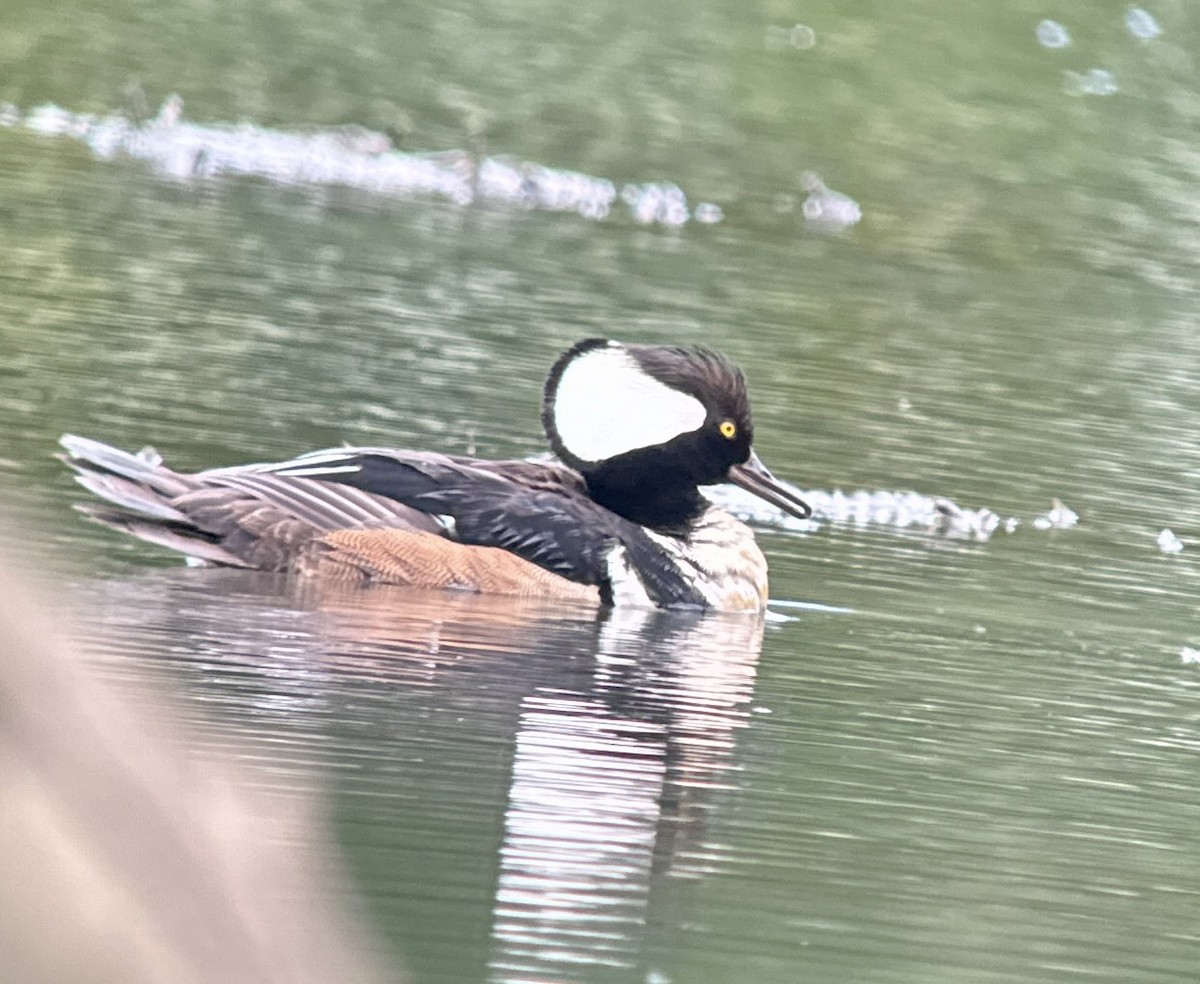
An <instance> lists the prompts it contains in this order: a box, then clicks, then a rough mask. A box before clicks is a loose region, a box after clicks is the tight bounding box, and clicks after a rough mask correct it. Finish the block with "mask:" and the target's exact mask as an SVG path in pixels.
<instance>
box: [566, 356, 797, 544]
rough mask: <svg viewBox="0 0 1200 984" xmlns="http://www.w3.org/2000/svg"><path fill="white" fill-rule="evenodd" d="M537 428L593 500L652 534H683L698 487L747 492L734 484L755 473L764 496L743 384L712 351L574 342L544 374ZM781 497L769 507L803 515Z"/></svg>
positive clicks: (695, 507)
mask: <svg viewBox="0 0 1200 984" xmlns="http://www.w3.org/2000/svg"><path fill="white" fill-rule="evenodd" d="M542 424H543V426H544V427H545V429H546V437H547V438H548V440H549V442H550V447H551V449H552V450H553V451H554V453H555V454H556V455H558V456H559V458H561V459H562V460H563V461H564V462H565V463H566V464H568V465H570V466H571V467H572V468H575V469H577V470H578V471H579V472H581V473H582V474H583V476H584V478H585V479H586V481H587V483H588V489H589V491H590V492H591V494H592V497H593V498H594V499H596V500H597V501H598V502H600V503H602V504H603V505H605V506H607V507H608V508H609V509H612V510H613V511H614V512H616V513H618V514H620V515H622V516H625V517H626V518H628V519H632V520H634V521H635V522H638V523H642V524H643V525H646V526H650V527H652V528H659V529H670V530H676V531H680V532H682V531H685V530H686V528H687V526H688V524H689V522H690V521H691V520H692V519H694V518H695V517H696V516H698V515H699V514H700V513H701V512H702V511H703V510H704V508H705V505H706V503H705V500H704V499H703V497H702V496H701V495H700V493H699V492H698V490H697V486H700V485H712V484H715V483H718V482H726V481H734V482H737V484H739V485H745V483H744V482H742V481H739V476H740V475H741V474H742V473H743V472H746V471H754V472H756V473H758V478H757V479H756V487H754V488H752V489H751V490H752V491H754V492H756V494H759V495H764V493H765V492H767V491H768V489H766V488H765V487H764V486H763V481H764V480H763V478H762V476H764V475H765V476H767V478H768V479H769V473H767V472H766V470H765V469H764V468H762V467H761V465H760V464H758V462H757V458H756V457H755V456H754V454H753V451H752V448H751V445H752V441H753V438H754V424H753V422H752V420H751V416H750V398H749V396H748V395H747V393H746V380H745V378H744V377H743V376H742V372H741V370H740V369H738V368H737V366H735V365H733V363H731V362H729V360H727V359H726V358H725V357H724V356H722V355H720V354H719V353H717V352H714V351H712V350H711V349H706V348H701V347H686V348H685V347H679V346H660V345H623V344H621V343H619V342H612V341H608V340H606V339H602V338H589V339H587V340H585V341H582V342H579V343H578V344H576V345H574V346H573V347H572V348H570V349H569V350H568V351H567V352H565V353H564V354H563V355H562V356H560V357H559V359H558V361H557V362H556V363H555V364H554V367H553V368H552V369H551V370H550V376H549V378H548V379H547V380H546V390H545V396H544V398H543V401H542ZM779 495H782V496H783V501H782V502H780V501H777V499H778V496H777V497H776V499H772V500H771V501H775V503H776V505H782V507H783V508H785V509H787V510H788V511H790V512H794V513H797V514H800V513H801V512H803V514H804V515H807V514H808V507H807V505H805V504H804V503H802V502H800V501H799V500H796V499H794V497H793V496H791V495H790V493H786V492H785V491H783V490H779ZM764 497H766V498H771V497H770V496H769V495H764ZM784 503H786V504H784Z"/></svg>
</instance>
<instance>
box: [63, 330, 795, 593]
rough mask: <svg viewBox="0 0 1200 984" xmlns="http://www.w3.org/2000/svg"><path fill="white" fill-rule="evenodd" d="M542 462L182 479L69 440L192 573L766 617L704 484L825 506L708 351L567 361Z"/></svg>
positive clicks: (129, 520)
mask: <svg viewBox="0 0 1200 984" xmlns="http://www.w3.org/2000/svg"><path fill="white" fill-rule="evenodd" d="M541 421H542V425H543V428H544V430H545V434H546V439H547V442H548V444H549V449H550V452H551V454H550V455H548V456H546V457H545V458H544V459H543V460H530V459H522V460H499V461H496V460H485V459H481V458H475V457H468V456H463V455H456V454H444V453H440V452H434V451H418V450H405V449H397V448H387V447H351V446H347V447H339V448H330V449H326V450H321V451H312V452H309V453H306V454H302V455H300V456H299V457H296V458H292V459H290V460H287V461H281V462H272V463H266V464H246V465H237V466H233V467H219V468H210V469H207V470H204V471H198V472H192V473H185V472H181V471H175V470H173V469H171V468H169V467H167V466H166V465H165V464H164V463H163V459H162V458H161V456H160V455H159V454H158V453H157V452H156V451H154V450H153V449H152V448H146V449H143V450H142V451H140V452H128V451H123V450H120V449H118V448H116V447H113V446H110V445H108V444H105V443H103V442H100V441H96V440H92V439H90V438H84V437H78V436H76V435H73V434H66V435H63V437H62V438H61V440H60V444H61V447H62V449H63V451H62V453H61V454H60V455H59V457H60V458H61V459H62V460H63V461H64V462H65V463H66V464H67V465H68V466H69V467H70V468H71V469H72V470H73V472H74V477H75V479H76V481H78V482H79V483H80V484H81V485H82V486H84V488H86V489H87V490H88V491H89V492H91V493H92V494H94V495H95V496H96V497H97V498H98V499H99V500H100V501H98V502H88V503H82V504H79V505H77V506H76V508H77V509H79V510H80V511H81V512H82V513H83V514H84V515H85V516H87V517H88V518H89V519H91V520H94V521H96V522H98V523H100V524H102V525H104V526H107V527H111V528H113V529H116V530H120V531H123V532H125V533H128V534H132V535H133V536H135V537H139V538H140V539H142V540H145V541H148V542H150V543H154V544H157V545H159V546H163V547H167V548H170V549H172V550H175V551H178V552H180V553H182V554H184V555H186V556H187V557H188V558H189V561H190V562H191V563H194V564H199V565H222V566H227V567H241V568H250V569H255V570H263V571H276V572H285V573H291V574H296V575H302V576H320V577H331V578H339V579H342V580H351V581H360V582H378V583H389V584H403V585H412V586H415V587H421V588H444V589H451V590H461V591H474V592H481V593H495V594H509V595H521V596H542V597H546V598H556V599H564V600H572V601H582V602H586V603H589V604H595V605H601V606H623V605H634V606H640V607H645V608H688V609H706V610H713V611H749V612H763V611H764V610H765V608H766V604H767V593H768V582H767V563H766V559H765V557H764V556H763V553H762V550H761V549H760V548H759V546H758V544H757V543H756V541H755V537H754V533H753V531H752V530H751V529H750V528H749V527H748V526H746V525H745V524H744V523H742V522H741V521H740V520H738V519H736V518H735V517H734V516H733V515H731V514H730V513H729V512H727V511H726V510H724V509H722V508H720V507H718V506H717V505H716V504H714V503H713V502H712V501H710V499H708V498H707V497H706V496H705V495H704V494H703V492H702V491H701V489H702V488H704V487H705V486H710V485H716V484H720V483H731V484H733V485H736V486H739V487H741V488H742V489H744V490H746V491H747V492H749V493H751V494H752V495H754V496H757V497H758V498H760V499H762V500H764V501H766V502H768V503H770V504H771V505H773V506H775V507H776V508H778V509H780V510H782V511H783V512H785V513H787V514H790V515H792V516H795V517H798V518H800V519H807V518H808V517H809V516H810V515H811V513H812V510H811V508H810V507H809V505H808V503H807V502H805V501H804V499H803V498H802V497H801V496H800V495H799V494H798V493H797V492H796V491H794V490H793V489H792V488H790V487H789V486H788V485H786V484H784V483H782V482H780V481H779V480H778V479H776V478H775V477H774V476H773V475H772V474H771V472H770V471H769V470H768V469H767V468H766V466H765V465H764V464H763V463H762V461H761V459H760V458H759V457H758V455H757V454H756V453H755V451H754V449H753V438H754V425H753V421H752V418H751V412H750V400H749V396H748V393H747V388H746V381H745V377H744V375H743V373H742V371H741V370H740V369H739V368H738V367H737V366H736V365H734V364H733V363H732V362H731V361H729V360H728V359H727V358H726V357H725V356H723V355H721V354H720V353H718V352H716V351H714V350H712V349H710V348H706V347H703V346H695V345H692V346H685V345H651V344H633V343H629V344H626V343H622V342H618V341H614V340H611V339H607V338H587V339H584V340H582V341H580V342H577V343H576V344H574V345H572V346H571V347H570V348H569V349H567V350H566V351H565V352H563V353H562V354H561V355H560V356H559V357H558V359H557V360H556V361H555V362H554V364H553V366H552V367H551V369H550V372H549V375H548V376H547V378H546V382H545V388H544V391H543V398H542V406H541Z"/></svg>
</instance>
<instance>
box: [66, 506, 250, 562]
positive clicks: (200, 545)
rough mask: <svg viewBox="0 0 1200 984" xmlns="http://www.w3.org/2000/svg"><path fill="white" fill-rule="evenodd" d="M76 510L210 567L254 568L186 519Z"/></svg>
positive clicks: (102, 509)
mask: <svg viewBox="0 0 1200 984" xmlns="http://www.w3.org/2000/svg"><path fill="white" fill-rule="evenodd" d="M75 508H76V509H77V510H78V511H79V512H80V513H82V514H83V515H84V516H86V517H87V518H88V519H90V520H92V521H93V522H96V523H99V524H100V525H101V526H107V527H108V528H109V529H113V530H119V531H120V532H122V533H130V534H132V535H133V536H136V537H138V538H139V539H141V540H145V541H146V542H148V543H155V544H158V545H159V546H161V547H167V548H169V549H171V550H177V551H179V552H180V553H184V554H187V555H188V556H189V557H195V558H196V559H198V560H206V561H208V562H209V563H213V564H223V565H225V566H228V567H250V566H252V565H250V564H247V563H246V562H245V561H244V560H242V559H241V558H240V557H237V556H235V555H234V554H232V553H230V552H229V551H228V550H226V549H225V548H224V547H222V546H221V545H220V544H219V543H216V542H214V541H213V540H212V538H211V537H209V536H207V535H205V533H204V532H203V531H202V530H200V529H199V528H197V527H196V526H195V525H193V524H191V523H190V522H188V521H187V520H186V519H185V520H184V521H183V522H182V523H176V522H163V521H162V520H159V519H142V518H141V517H139V516H136V515H132V514H130V513H128V512H125V511H124V510H121V509H113V508H111V507H109V506H103V505H90V504H80V505H76V506H75Z"/></svg>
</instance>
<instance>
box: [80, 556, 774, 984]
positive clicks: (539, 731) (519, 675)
mask: <svg viewBox="0 0 1200 984" xmlns="http://www.w3.org/2000/svg"><path fill="white" fill-rule="evenodd" d="M184 573H185V572H180V574H177V575H175V576H163V574H162V572H157V573H156V575H155V577H154V578H147V577H142V578H138V579H137V580H136V582H124V583H123V584H121V583H117V584H113V583H111V582H110V583H109V584H108V585H107V586H105V587H104V589H103V590H104V591H105V592H106V594H107V595H108V597H107V598H105V599H104V600H103V602H102V607H103V609H104V610H106V611H108V612H110V613H115V618H114V617H113V616H110V617H109V619H108V620H107V621H108V622H109V624H110V627H111V628H113V629H116V630H118V631H119V632H120V633H121V634H122V635H124V634H126V633H127V632H135V633H138V634H146V633H150V634H151V635H152V636H153V637H158V638H161V637H162V634H163V633H164V631H165V633H166V635H167V636H168V637H170V638H172V639H175V640H182V641H183V646H184V647H185V649H187V650H195V649H197V648H198V649H199V656H200V658H199V659H198V660H196V659H193V658H191V657H190V656H189V655H188V654H186V653H185V652H180V655H181V656H182V657H183V660H184V662H185V663H186V664H188V665H190V671H189V672H190V673H191V674H192V675H191V682H190V683H189V686H191V687H195V688H199V690H200V691H201V692H202V693H203V695H204V696H205V699H206V700H207V701H208V702H209V703H210V704H212V703H214V702H216V703H218V704H219V706H220V707H221V709H222V717H223V718H231V717H232V718H234V719H240V721H239V726H240V727H243V728H245V729H246V730H247V731H250V732H252V733H257V734H259V735H260V736H261V734H262V733H263V732H264V731H266V732H268V733H273V734H274V740H279V736H278V732H280V731H283V732H290V731H297V732H301V733H303V734H304V735H305V736H306V740H307V741H309V742H311V741H312V731H313V730H314V728H317V729H320V730H322V731H323V732H325V736H324V740H322V741H320V742H318V743H317V745H318V746H319V747H318V748H316V749H314V751H313V752H312V753H311V754H314V755H315V754H318V753H319V754H320V755H321V759H322V760H325V758H326V756H328V754H329V745H330V742H331V741H332V742H336V741H338V740H339V739H340V740H341V741H343V742H345V746H346V747H345V750H344V751H343V752H339V753H338V754H337V755H335V762H336V761H337V760H338V759H339V758H344V759H345V760H346V761H347V763H348V765H347V768H348V769H349V770H350V771H349V772H348V773H347V781H350V779H351V778H352V780H353V783H354V785H355V786H356V787H358V788H362V787H363V786H364V785H365V787H366V788H368V789H369V790H370V792H371V800H372V802H373V803H376V804H378V803H380V802H386V801H388V800H391V801H393V802H394V803H395V804H396V805H395V806H392V807H389V810H390V812H391V813H392V814H393V815H395V814H396V811H397V809H399V810H400V811H401V814H402V815H401V816H400V817H398V818H396V819H395V820H394V822H390V823H389V824H387V825H386V826H385V827H380V828H379V829H374V828H373V829H372V833H371V837H372V838H374V839H375V840H376V841H378V838H379V837H380V836H384V837H388V838H390V839H389V841H388V842H387V844H386V846H384V847H379V846H378V845H377V847H376V850H382V851H383V854H382V855H381V856H380V857H379V858H378V863H376V864H372V865H370V870H368V871H366V872H364V874H363V878H364V880H365V881H366V882H367V884H365V885H364V888H365V890H366V891H367V893H368V894H369V895H374V894H375V893H377V892H378V893H380V894H383V895H385V896H386V897H389V898H391V897H395V896H396V895H397V893H400V894H403V893H404V892H406V891H410V890H413V889H416V888H417V887H418V886H405V885H396V884H394V883H393V882H391V881H388V882H387V883H386V884H384V883H382V882H381V883H380V884H372V883H371V882H372V879H373V878H378V879H383V880H388V879H392V878H394V877H395V872H404V871H406V870H407V871H413V870H415V869H419V867H420V861H421V859H422V856H423V855H427V854H428V853H429V851H430V850H434V851H436V852H437V853H438V856H439V857H440V858H441V859H442V862H444V867H439V869H438V877H442V878H446V879H447V880H448V884H452V885H455V886H456V888H457V901H456V905H455V909H454V910H453V911H454V913H455V915H454V916H451V917H450V918H451V919H460V920H461V919H462V918H463V916H462V914H461V913H462V911H463V906H462V902H463V901H464V900H463V899H462V895H463V889H462V881H463V877H464V876H463V874H462V872H463V871H464V870H474V871H478V870H479V869H481V868H482V869H483V870H484V871H485V872H490V874H488V875H487V877H486V878H484V879H479V878H477V877H476V878H473V879H472V882H473V883H472V887H471V888H470V889H469V892H470V895H471V898H470V900H469V901H470V902H471V903H472V904H473V905H474V904H479V905H486V906H487V908H488V909H489V911H490V916H489V917H488V918H487V920H486V921H485V920H483V919H482V918H481V920H480V925H479V926H478V927H477V930H476V934H475V935H477V936H479V937H481V938H479V939H476V940H474V943H475V944H476V945H477V947H474V948H472V949H476V948H477V951H478V959H479V960H480V962H481V963H483V962H486V965H487V966H486V967H485V966H479V967H477V968H476V969H475V972H474V974H473V976H474V977H475V978H476V979H483V978H485V977H487V978H489V979H491V980H510V979H512V980H517V979H520V980H528V979H531V978H533V977H536V978H538V979H541V978H543V977H545V978H547V979H554V980H562V979H572V978H574V977H576V976H578V974H579V973H580V968H581V967H584V968H586V967H588V966H591V967H596V966H606V967H613V966H619V967H628V968H642V969H645V968H644V967H643V964H644V961H645V960H646V957H645V954H646V953H647V952H649V951H651V950H655V949H657V947H655V945H654V944H655V940H654V938H653V937H654V934H655V932H656V929H655V927H656V925H658V924H659V923H660V921H659V920H656V919H655V917H654V914H653V913H654V910H655V909H656V907H658V906H663V905H664V903H665V902H669V900H670V895H671V893H672V885H677V884H678V879H679V878H680V877H681V876H682V877H684V878H693V877H700V876H703V875H704V874H706V873H707V872H709V871H711V870H712V869H713V867H714V865H719V863H720V862H719V858H720V846H719V844H715V843H712V842H711V841H710V840H709V837H708V825H707V820H708V816H709V814H710V812H711V810H712V809H713V808H714V801H715V800H717V799H719V797H721V795H722V794H723V792H725V791H728V790H729V789H731V788H735V785H736V784H735V776H736V774H737V773H736V764H737V760H736V747H735V742H736V735H737V732H738V730H739V729H740V728H742V727H743V726H745V725H746V724H747V722H748V720H749V717H750V701H751V697H752V693H753V688H754V680H755V673H756V668H757V663H758V658H759V654H760V651H761V647H762V637H763V625H764V623H763V620H762V619H761V618H747V617H746V616H745V615H737V614H714V613H709V614H702V613H697V612H667V611H653V610H645V609H613V610H611V611H610V612H609V613H607V614H605V615H601V617H599V618H598V617H597V615H596V612H595V610H594V609H589V608H587V607H585V606H577V605H572V604H568V603H561V602H553V601H546V600H537V599H511V598H498V597H492V596H486V595H461V594H453V593H447V592H438V591H427V592H426V591H416V590H413V589H404V588H395V587H390V586H379V587H378V588H374V589H370V590H366V591H364V590H362V589H350V588H349V587H347V586H340V585H337V584H334V583H330V582H318V581H295V580H283V579H278V578H270V577H269V576H265V575H261V574H254V573H249V572H237V571H228V570H226V571H222V570H218V569H214V570H210V571H206V572H204V571H202V572H186V574H187V575H188V576H180V575H181V574H184ZM197 575H199V580H197ZM231 582H232V583H231ZM148 589H149V590H148ZM198 589H203V590H198ZM156 592H157V597H156ZM184 599H186V602H184ZM117 620H119V621H120V622H124V623H125V625H124V626H121V625H112V622H113V621H117ZM163 622H166V623H167V624H166V625H165V626H164V625H163V624H162V623H163ZM177 645H178V643H177ZM251 654H252V655H251ZM214 691H216V692H217V693H216V694H214ZM330 730H332V731H333V732H334V734H328V732H329V731H330ZM288 741H289V745H290V747H293V748H298V747H303V746H302V745H300V744H298V743H296V742H295V741H294V739H288ZM498 748H502V749H507V750H508V751H507V752H506V753H503V754H502V755H500V756H499V757H497V756H496V754H495V750H496V749H498ZM278 768H279V767H277V766H274V765H273V766H272V771H273V772H277V771H278ZM364 770H366V772H365V774H364ZM333 781H334V785H337V784H338V777H337V776H334V777H333ZM381 797H383V798H385V799H384V800H382V801H381V799H380V798H381ZM480 797H483V798H484V802H482V803H481V802H480ZM377 808H378V807H377ZM481 816H483V817H485V818H487V817H490V818H492V819H491V820H490V821H487V823H490V824H494V826H491V827H490V828H487V829H478V828H479V818H480V817H481ZM367 819H368V822H370V818H367ZM464 825H465V826H466V828H467V829H469V830H471V833H470V836H469V837H465V835H464V833H463V828H464ZM485 826H486V825H485ZM447 830H453V831H456V834H455V835H454V836H453V837H452V839H451V841H452V843H453V844H457V845H460V848H459V850H460V851H463V852H464V853H462V854H459V855H453V856H447V848H446V842H445V833H446V831H447ZM464 843H465V844H466V845H467V846H466V848H465V850H464V848H463V847H462V845H463V844H464ZM497 845H498V853H497V854H492V852H496V851H497ZM355 853H356V852H355V851H354V849H353V845H352V846H351V854H352V855H353V854H355ZM430 890H431V889H430V888H429V887H426V888H423V889H421V891H422V892H423V893H427V892H429V891H430ZM406 914H407V916H409V917H411V912H410V911H409V910H406ZM400 918H401V917H399V916H398V917H397V919H398V920H399V919H400ZM429 918H433V917H432V916H429ZM445 918H446V916H445V914H443V917H442V921H441V922H440V923H439V924H438V927H439V928H438V931H437V935H438V936H439V937H445V936H446V935H447V932H453V931H448V930H447V928H446V925H445ZM420 930H421V927H420V926H407V927H404V928H402V929H397V930H396V933H397V935H399V936H400V937H401V946H402V948H403V947H404V942H403V941H404V939H405V938H406V937H407V936H408V934H409V933H412V934H414V935H413V937H412V938H413V939H417V938H419V934H420ZM429 931H432V927H430V928H429ZM464 931H465V932H468V933H469V932H470V928H469V927H468V928H466V929H465V930H464ZM482 937H486V938H482Z"/></svg>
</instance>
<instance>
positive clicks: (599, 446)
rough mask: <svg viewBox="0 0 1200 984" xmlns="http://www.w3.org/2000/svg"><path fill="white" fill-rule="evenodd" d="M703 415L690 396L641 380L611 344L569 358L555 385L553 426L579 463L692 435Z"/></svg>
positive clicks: (631, 360) (647, 378)
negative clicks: (578, 459)
mask: <svg viewBox="0 0 1200 984" xmlns="http://www.w3.org/2000/svg"><path fill="white" fill-rule="evenodd" d="M706 416H707V413H706V411H705V409H704V404H703V403H701V402H700V401H699V400H697V399H696V398H695V397H694V396H689V395H688V394H687V393H681V392H680V391H679V390H676V389H672V388H671V387H670V386H667V385H666V384H664V383H660V382H659V381H658V380H657V379H655V378H654V377H653V376H649V375H647V374H646V373H645V372H643V371H642V368H641V367H640V366H639V365H638V364H637V361H636V360H635V359H634V358H633V356H631V355H630V354H629V352H628V351H627V350H626V349H625V348H623V347H621V346H616V345H608V346H605V347H603V348H595V349H590V350H588V351H586V352H584V353H583V354H582V355H580V356H578V357H577V358H576V359H574V360H573V361H572V362H571V363H570V364H568V366H567V367H566V369H565V370H564V371H563V374H562V376H561V377H560V379H559V382H558V390H557V392H556V393H555V399H554V426H555V429H556V430H557V431H558V436H559V437H560V438H561V439H562V443H563V446H564V447H565V448H566V449H567V450H568V451H570V452H571V453H572V454H574V455H576V456H577V457H578V458H580V459H581V460H583V461H603V460H605V459H606V458H612V457H614V456H615V455H618V454H624V453H625V452H626V451H633V450H635V449H636V448H647V447H651V446H653V445H655V444H662V443H664V442H665V441H669V440H671V439H672V438H674V437H678V436H679V435H680V434H686V433H687V432H688V431H694V430H696V429H697V428H699V427H700V426H701V425H702V424H703V423H704V419H705V417H706Z"/></svg>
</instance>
